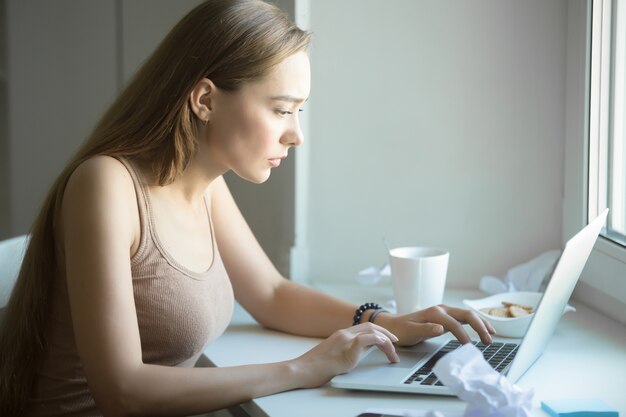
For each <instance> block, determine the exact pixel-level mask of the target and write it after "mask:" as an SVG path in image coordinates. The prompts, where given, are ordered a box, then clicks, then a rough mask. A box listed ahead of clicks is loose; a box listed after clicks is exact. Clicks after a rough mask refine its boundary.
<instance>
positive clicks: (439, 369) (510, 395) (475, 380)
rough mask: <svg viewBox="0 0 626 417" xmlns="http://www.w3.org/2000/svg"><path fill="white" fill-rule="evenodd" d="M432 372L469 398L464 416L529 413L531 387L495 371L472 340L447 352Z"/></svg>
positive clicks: (520, 415)
mask: <svg viewBox="0 0 626 417" xmlns="http://www.w3.org/2000/svg"><path fill="white" fill-rule="evenodd" d="M433 372H434V373H435V375H437V377H438V378H439V379H440V380H441V382H442V383H443V384H444V385H445V386H447V387H448V388H449V389H450V390H451V391H452V392H453V393H454V394H456V396H458V397H459V398H460V399H462V400H465V401H467V402H468V404H467V408H466V409H465V414H464V417H479V416H480V417H529V416H530V412H531V409H532V397H533V392H532V391H525V390H523V389H521V388H520V387H518V386H517V385H514V384H512V383H511V382H510V381H509V380H508V379H507V378H506V377H505V376H504V375H502V374H500V373H498V372H496V371H495V370H494V369H493V368H492V367H491V366H490V365H489V364H488V363H487V361H485V359H484V358H483V355H482V353H481V352H480V351H479V350H478V349H477V348H476V347H475V346H474V345H472V344H466V345H463V346H461V347H460V348H458V349H456V350H454V351H452V352H450V353H448V354H447V355H445V356H444V357H443V358H441V359H440V360H439V361H438V362H437V363H436V364H435V366H434V368H433Z"/></svg>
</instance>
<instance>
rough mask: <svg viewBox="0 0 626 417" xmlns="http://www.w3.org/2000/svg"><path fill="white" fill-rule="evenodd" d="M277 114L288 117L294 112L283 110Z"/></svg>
mask: <svg viewBox="0 0 626 417" xmlns="http://www.w3.org/2000/svg"><path fill="white" fill-rule="evenodd" d="M276 113H277V114H279V115H281V116H287V115H288V114H293V112H292V111H289V110H281V109H276Z"/></svg>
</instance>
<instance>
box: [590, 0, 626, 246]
mask: <svg viewBox="0 0 626 417" xmlns="http://www.w3.org/2000/svg"><path fill="white" fill-rule="evenodd" d="M625 61H626V3H624V2H623V1H622V2H619V1H615V0H595V1H594V2H593V10H592V25H591V81H590V96H589V98H590V103H589V106H590V107H589V108H590V112H589V177H588V178H589V188H588V189H589V212H588V213H589V216H588V217H589V220H591V219H593V218H594V217H595V216H596V215H597V214H598V213H599V212H600V211H602V210H603V209H604V208H605V207H609V208H610V212H609V220H608V222H607V227H606V229H605V230H604V231H603V233H602V235H603V236H604V238H606V240H608V241H610V242H612V244H616V245H620V246H621V247H626V147H625V142H626V126H625V118H626V66H625V64H626V62H625ZM618 250H619V248H618ZM613 252H615V248H614V250H613Z"/></svg>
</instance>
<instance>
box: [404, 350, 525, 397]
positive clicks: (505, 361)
mask: <svg viewBox="0 0 626 417" xmlns="http://www.w3.org/2000/svg"><path fill="white" fill-rule="evenodd" d="M472 344H474V346H476V347H477V348H478V349H479V350H480V351H481V352H482V353H483V356H484V358H485V360H486V361H487V362H488V363H489V365H491V367H492V368H493V369H495V370H496V371H498V372H502V371H504V370H505V369H506V367H507V366H509V364H510V363H511V361H512V360H513V358H514V357H515V354H516V353H517V348H518V347H519V344H517V343H500V342H496V343H491V344H489V345H485V344H484V343H482V342H477V341H472ZM459 346H461V343H460V342H459V341H458V340H451V341H449V342H448V343H446V345H445V346H444V347H442V348H441V349H439V350H438V351H437V352H436V353H435V354H434V355H433V357H432V358H430V359H429V360H428V362H426V363H425V364H424V365H422V367H421V368H419V369H418V370H417V371H415V373H413V375H411V376H410V377H409V378H408V379H407V380H406V381H404V383H405V384H420V385H438V386H440V385H443V384H442V383H441V381H439V379H438V378H437V375H435V374H434V373H433V366H435V364H436V363H437V361H438V360H439V359H441V357H442V356H443V355H445V354H446V353H449V352H452V351H453V350H454V349H456V348H458V347H459Z"/></svg>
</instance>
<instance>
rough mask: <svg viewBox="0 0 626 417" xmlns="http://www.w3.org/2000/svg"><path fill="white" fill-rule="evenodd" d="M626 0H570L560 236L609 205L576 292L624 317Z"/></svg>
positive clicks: (603, 309)
mask: <svg viewBox="0 0 626 417" xmlns="http://www.w3.org/2000/svg"><path fill="white" fill-rule="evenodd" d="M625 8H626V2H625V1H623V0H573V1H571V2H569V3H568V35H567V66H566V71H567V73H566V85H567V87H566V136H565V174H564V175H565V176H564V179H565V192H564V205H563V237H564V241H565V240H567V239H568V238H569V237H571V236H573V235H574V233H576V232H577V231H578V230H580V228H581V227H582V226H584V225H585V224H587V222H588V221H589V220H591V219H593V218H595V217H596V215H598V214H599V213H600V212H601V211H602V210H603V209H604V208H605V207H609V208H610V209H611V210H610V212H609V219H608V221H607V227H606V228H605V229H604V230H603V231H602V236H600V238H599V239H598V241H597V242H596V245H595V247H594V250H593V252H592V253H591V256H590V257H589V260H588V262H587V265H586V266H585V269H584V271H583V273H582V276H581V279H580V282H579V285H578V286H577V287H576V291H575V297H577V298H578V299H580V300H582V301H583V302H585V303H586V304H588V305H590V306H592V307H593V308H595V309H597V310H599V311H601V312H602V313H604V314H606V315H608V316H610V317H613V318H614V319H616V320H618V321H620V322H622V323H624V324H626V214H625V211H626V210H625V208H626V201H625V195H626V184H625V182H624V180H625V179H626V171H625V170H626V166H625V165H626V152H625V149H624V148H625V139H626V136H625V128H626V126H625V124H624V119H625V111H626V109H625V105H626V102H625V100H626V96H625V93H626V91H625V89H626V86H625V81H626V79H625V76H626V68H625V56H626V52H625V51H626V42H625V41H626V35H625V30H626V17H625V13H626V10H624V9H625Z"/></svg>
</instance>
